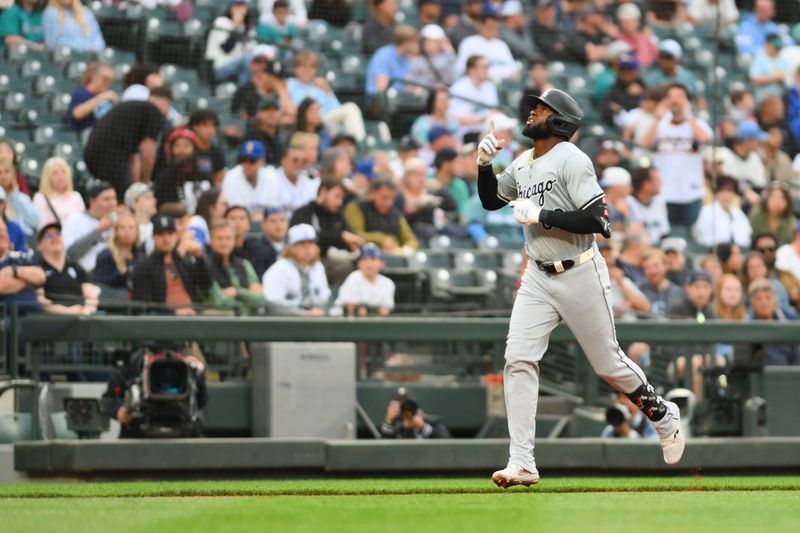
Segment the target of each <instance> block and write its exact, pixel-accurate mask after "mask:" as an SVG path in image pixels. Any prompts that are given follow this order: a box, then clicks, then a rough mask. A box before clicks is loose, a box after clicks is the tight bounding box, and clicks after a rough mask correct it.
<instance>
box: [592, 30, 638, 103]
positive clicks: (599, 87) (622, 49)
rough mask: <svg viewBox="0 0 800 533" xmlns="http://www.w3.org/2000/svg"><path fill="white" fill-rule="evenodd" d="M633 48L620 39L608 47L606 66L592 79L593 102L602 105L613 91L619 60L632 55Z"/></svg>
mask: <svg viewBox="0 0 800 533" xmlns="http://www.w3.org/2000/svg"><path fill="white" fill-rule="evenodd" d="M632 53H633V48H631V46H630V45H629V44H628V43H626V42H625V41H620V40H619V39H617V40H615V41H612V42H611V43H609V44H608V46H607V47H606V58H605V59H606V65H605V66H604V68H603V70H602V71H600V73H599V74H597V75H596V76H595V77H594V78H593V79H592V86H591V89H592V101H593V102H594V103H595V104H596V105H599V104H601V103H602V102H603V101H604V100H605V98H606V95H607V94H608V91H610V90H611V86H612V85H614V82H615V81H616V79H617V74H616V72H617V69H618V67H619V58H620V57H622V56H623V55H626V54H632Z"/></svg>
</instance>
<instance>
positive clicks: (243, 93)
mask: <svg viewBox="0 0 800 533" xmlns="http://www.w3.org/2000/svg"><path fill="white" fill-rule="evenodd" d="M282 76H283V65H282V64H281V63H280V62H279V61H277V60H275V59H273V58H269V57H267V56H265V55H263V54H262V55H256V56H253V59H252V60H251V61H250V80H249V81H246V82H245V83H243V84H240V85H239V87H238V88H237V89H236V92H235V93H233V98H232V99H231V113H238V114H239V116H240V117H241V119H242V120H245V121H249V120H252V119H253V118H254V116H255V114H256V113H257V112H258V110H259V104H260V103H261V102H262V101H263V100H272V99H274V100H275V101H276V102H277V107H276V109H278V110H281V109H283V110H285V115H284V116H282V117H281V118H282V119H283V120H285V121H286V123H288V122H290V121H291V120H292V119H293V118H294V114H295V106H294V104H293V103H292V98H291V96H290V95H289V90H288V89H287V87H286V81H285V80H284V79H283V78H282ZM246 136H247V135H246Z"/></svg>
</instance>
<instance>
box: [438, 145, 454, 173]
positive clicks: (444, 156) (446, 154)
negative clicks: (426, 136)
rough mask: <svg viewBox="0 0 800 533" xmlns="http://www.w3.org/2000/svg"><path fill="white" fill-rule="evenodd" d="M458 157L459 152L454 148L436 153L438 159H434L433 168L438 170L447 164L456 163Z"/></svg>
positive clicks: (443, 149)
mask: <svg viewBox="0 0 800 533" xmlns="http://www.w3.org/2000/svg"><path fill="white" fill-rule="evenodd" d="M457 157H458V152H456V151H455V149H454V148H442V149H441V150H439V151H438V152H436V157H434V158H433V166H434V167H436V168H437V169H438V168H440V167H441V166H442V165H443V164H445V163H449V162H450V161H455V159H456V158H457Z"/></svg>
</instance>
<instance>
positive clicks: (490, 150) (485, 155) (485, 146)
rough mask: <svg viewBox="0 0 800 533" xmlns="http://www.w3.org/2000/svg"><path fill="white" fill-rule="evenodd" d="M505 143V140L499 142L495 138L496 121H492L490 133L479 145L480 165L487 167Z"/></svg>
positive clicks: (490, 122)
mask: <svg viewBox="0 0 800 533" xmlns="http://www.w3.org/2000/svg"><path fill="white" fill-rule="evenodd" d="M505 143H506V142H505V141H504V140H497V137H495V136H494V121H493V120H490V121H489V133H488V134H487V135H486V137H484V138H483V139H481V142H480V143H479V144H478V165H480V166H486V165H488V164H489V163H491V162H492V159H494V157H495V156H496V155H497V152H499V151H500V150H502V149H503V145H504V144H505Z"/></svg>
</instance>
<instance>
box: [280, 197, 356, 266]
mask: <svg viewBox="0 0 800 533" xmlns="http://www.w3.org/2000/svg"><path fill="white" fill-rule="evenodd" d="M297 224H310V225H311V226H313V227H314V230H315V231H316V232H317V244H319V248H320V253H321V254H322V256H323V257H325V254H326V253H328V248H330V247H334V248H339V249H341V250H347V245H346V244H345V242H344V241H343V240H342V232H343V231H351V230H350V226H349V225H348V224H347V221H346V220H345V219H344V214H343V213H342V210H341V209H340V210H339V212H338V213H329V212H327V211H325V209H323V207H322V206H320V205H318V204H317V202H316V201H311V202H309V203H307V204H306V205H304V206H303V207H300V208H298V209H297V211H295V212H294V214H292V219H291V221H290V222H289V226H290V227H291V226H296V225H297Z"/></svg>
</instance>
